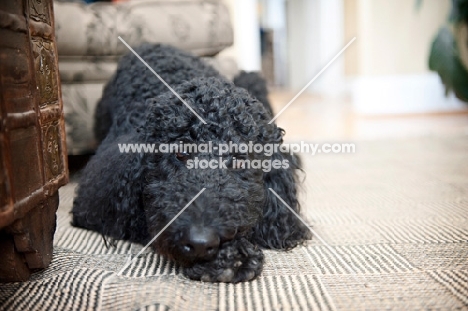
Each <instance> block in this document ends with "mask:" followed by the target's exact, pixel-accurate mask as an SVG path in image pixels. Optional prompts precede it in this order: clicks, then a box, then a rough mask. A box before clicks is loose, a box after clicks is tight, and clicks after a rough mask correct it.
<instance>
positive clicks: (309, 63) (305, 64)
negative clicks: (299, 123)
mask: <svg viewBox="0 0 468 311" xmlns="http://www.w3.org/2000/svg"><path fill="white" fill-rule="evenodd" d="M287 6H288V7H287V8H288V38H289V42H288V43H289V51H288V54H289V64H290V67H289V81H290V85H289V87H290V88H291V89H293V90H296V89H297V90H299V89H301V88H302V87H304V85H306V84H307V83H308V82H309V81H310V80H311V79H312V78H313V77H314V76H315V75H316V74H317V73H318V72H319V71H320V70H321V69H322V68H323V67H324V66H325V65H326V64H327V63H328V62H329V61H330V60H331V59H332V58H333V57H334V56H335V55H336V54H337V53H338V52H339V51H340V50H341V49H342V48H343V46H344V45H345V42H344V38H343V34H344V33H343V0H290V1H287ZM343 89H344V59H343V57H340V58H338V59H337V60H336V61H335V62H334V63H333V64H332V65H331V66H330V67H329V68H328V69H327V70H326V71H325V72H324V73H323V74H322V75H321V76H320V78H319V79H318V80H316V81H315V82H314V83H313V84H312V85H311V86H310V87H309V89H308V90H309V91H313V92H321V93H327V94H336V93H339V92H341V91H342V90H343Z"/></svg>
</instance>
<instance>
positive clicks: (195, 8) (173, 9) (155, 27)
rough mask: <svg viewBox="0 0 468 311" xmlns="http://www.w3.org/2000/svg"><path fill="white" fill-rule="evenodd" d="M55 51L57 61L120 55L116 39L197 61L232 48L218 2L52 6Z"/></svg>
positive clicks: (122, 50) (121, 48)
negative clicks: (176, 51) (165, 47)
mask: <svg viewBox="0 0 468 311" xmlns="http://www.w3.org/2000/svg"><path fill="white" fill-rule="evenodd" d="M54 10H55V25H56V36H57V42H58V44H57V48H58V52H59V54H60V55H61V56H62V55H72V56H81V55H86V56H89V55H96V56H104V55H122V54H124V53H126V52H127V48H126V47H125V45H123V44H122V43H121V42H120V40H119V39H118V36H121V37H122V38H123V39H124V40H125V41H126V42H127V43H128V44H130V45H131V46H135V45H138V44H141V43H143V42H160V43H168V44H171V45H174V46H177V47H179V48H182V49H184V50H188V51H191V52H193V53H195V54H197V55H200V56H210V55H215V54H217V53H218V52H220V51H222V50H223V49H224V48H226V47H228V46H230V45H231V44H232V42H233V33H232V27H231V23H230V20H229V14H228V11H227V9H226V7H225V6H224V4H222V3H221V2H218V1H212V0H211V1H207V0H199V1H187V0H185V1H154V0H153V1H148V0H146V1H131V2H123V3H116V4H112V3H104V2H101V3H94V4H91V5H86V4H79V3H62V2H56V3H55V5H54Z"/></svg>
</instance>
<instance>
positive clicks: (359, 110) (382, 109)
mask: <svg viewBox="0 0 468 311" xmlns="http://www.w3.org/2000/svg"><path fill="white" fill-rule="evenodd" d="M350 91H351V95H352V103H353V109H354V112H355V113H356V114H358V115H389V114H393V115H395V114H421V113H446V112H459V111H461V112H467V111H468V103H464V102H462V101H461V100H459V99H457V98H456V97H454V95H453V94H449V95H448V96H445V89H444V86H443V85H442V83H441V82H440V79H439V77H438V76H437V74H432V73H428V74H418V75H391V76H378V77H359V78H355V79H353V81H352V82H351V84H350Z"/></svg>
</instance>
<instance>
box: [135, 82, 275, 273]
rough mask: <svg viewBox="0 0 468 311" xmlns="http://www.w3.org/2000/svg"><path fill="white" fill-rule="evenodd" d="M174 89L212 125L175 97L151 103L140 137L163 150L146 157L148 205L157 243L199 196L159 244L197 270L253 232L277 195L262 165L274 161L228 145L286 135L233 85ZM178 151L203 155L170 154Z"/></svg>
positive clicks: (194, 84)
mask: <svg viewBox="0 0 468 311" xmlns="http://www.w3.org/2000/svg"><path fill="white" fill-rule="evenodd" d="M175 91H176V92H177V94H179V95H180V96H181V98H182V99H183V100H184V101H185V102H186V103H187V104H188V105H190V106H191V107H192V108H193V110H194V111H195V112H196V113H197V114H198V115H199V116H200V117H201V118H202V119H203V120H204V121H205V122H206V124H204V123H203V122H202V120H200V119H199V118H198V117H197V116H196V115H195V114H194V113H193V112H192V111H190V109H189V108H188V107H186V105H185V104H184V103H183V102H182V101H181V100H179V98H178V97H177V96H175V95H174V94H173V93H172V92H167V93H165V94H163V95H160V96H158V97H157V98H154V99H150V100H148V101H147V106H148V107H149V108H148V115H147V119H146V123H145V125H144V126H143V127H142V128H141V129H140V132H141V135H142V139H143V141H144V142H145V143H150V144H155V146H156V148H157V149H158V152H155V153H152V154H148V155H147V170H146V172H145V186H144V194H143V205H144V209H145V214H146V221H147V224H148V231H149V233H150V236H151V237H154V236H155V235H157V234H158V233H159V232H160V231H161V230H163V228H165V226H166V225H167V224H168V223H169V222H170V221H171V220H172V219H173V218H175V217H176V216H177V215H178V214H179V212H181V211H182V209H183V208H184V207H185V206H187V204H189V203H190V202H191V201H192V199H194V198H195V196H197V194H199V195H198V197H197V198H196V199H195V200H194V201H193V202H191V204H190V205H189V206H188V207H187V208H186V209H185V210H184V211H183V212H182V213H181V214H180V215H178V216H177V217H176V218H175V220H174V221H173V222H172V223H171V224H170V225H169V226H168V227H167V228H166V229H164V231H163V232H162V233H161V235H160V236H159V237H158V238H157V239H156V240H155V242H154V243H153V245H152V246H153V247H154V248H155V249H156V250H157V251H158V252H159V253H161V254H163V255H166V256H167V257H169V258H171V259H173V260H176V261H177V262H179V263H181V264H183V265H191V264H193V263H194V262H197V261H201V260H210V259H212V258H213V257H214V256H215V255H216V253H217V250H218V249H219V248H220V247H221V245H222V243H224V242H226V241H230V240H232V239H234V238H235V237H236V236H237V237H238V236H240V235H243V236H248V235H250V234H252V231H253V229H254V227H255V226H256V225H257V224H258V223H259V221H261V217H262V215H263V214H264V208H265V205H266V204H267V202H268V197H269V196H270V195H271V193H270V192H269V191H268V189H267V187H266V185H265V178H266V174H268V169H265V167H266V166H262V163H265V162H264V161H265V160H269V159H270V158H269V157H267V156H266V155H265V154H264V153H262V152H245V151H242V150H239V149H238V150H236V148H235V147H234V148H230V149H231V150H227V151H226V150H225V148H226V145H229V144H230V143H231V145H237V146H240V145H241V144H247V145H248V144H249V143H250V144H265V143H281V141H282V135H283V132H282V130H281V129H280V128H278V127H277V126H276V125H275V124H268V121H269V120H270V118H271V115H270V113H269V112H268V111H267V110H266V109H265V108H264V106H263V105H262V103H260V102H259V101H257V100H256V99H254V98H253V97H251V96H250V95H249V94H248V93H247V91H245V90H244V89H242V88H238V87H236V86H234V85H233V84H231V83H229V82H226V81H223V80H220V79H216V78H196V79H193V80H191V81H188V82H185V83H182V84H180V85H179V86H178V87H177V88H175ZM221 144H225V145H224V147H221ZM171 145H172V146H176V145H178V146H179V147H180V146H181V145H183V146H194V145H196V146H197V149H198V150H195V148H194V147H192V149H191V150H187V149H186V150H175V149H176V148H175V147H172V149H173V150H170V148H169V150H168V147H170V146H171ZM202 145H203V146H205V147H208V150H206V148H205V147H202ZM204 148H205V149H204ZM221 149H223V150H221ZM238 160H242V161H245V160H247V161H248V163H247V162H243V163H242V164H239V163H238V162H235V161H238ZM249 164H250V165H251V167H250V168H248V165H249ZM254 167H255V168H254ZM203 189H204V190H203ZM202 190H203V191H202ZM201 191H202V192H201Z"/></svg>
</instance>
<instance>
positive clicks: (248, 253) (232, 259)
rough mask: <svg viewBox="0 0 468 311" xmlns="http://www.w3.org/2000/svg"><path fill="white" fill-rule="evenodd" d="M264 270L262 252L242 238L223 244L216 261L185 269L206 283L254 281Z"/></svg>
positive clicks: (187, 273) (187, 272)
mask: <svg viewBox="0 0 468 311" xmlns="http://www.w3.org/2000/svg"><path fill="white" fill-rule="evenodd" d="M262 268H263V253H262V250H261V249H260V248H259V247H258V246H257V245H254V244H252V243H251V242H250V241H248V240H247V239H246V238H243V237H242V238H238V239H235V240H232V241H228V242H225V243H223V244H222V245H221V248H220V249H219V252H218V255H217V257H216V258H215V259H214V260H212V261H207V262H202V263H196V264H195V265H193V266H192V267H189V268H185V274H186V275H187V276H188V277H189V278H191V279H193V280H201V281H204V282H226V283H238V282H243V281H250V280H252V279H254V278H255V277H257V276H258V275H259V274H260V273H261V272H262Z"/></svg>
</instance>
